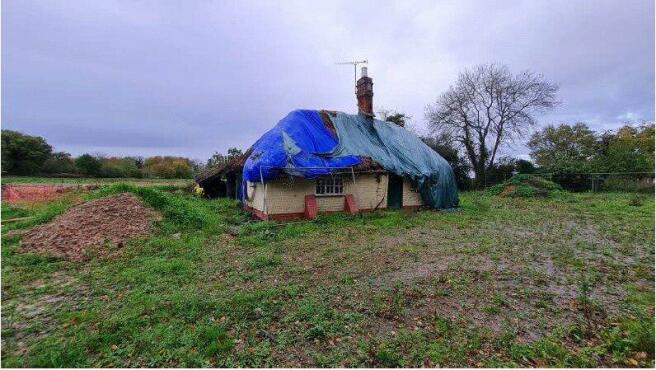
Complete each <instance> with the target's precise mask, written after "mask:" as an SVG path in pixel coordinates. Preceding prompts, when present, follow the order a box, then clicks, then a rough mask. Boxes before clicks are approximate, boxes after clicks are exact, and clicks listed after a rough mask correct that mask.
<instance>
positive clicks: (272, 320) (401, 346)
mask: <svg viewBox="0 0 656 370" xmlns="http://www.w3.org/2000/svg"><path fill="white" fill-rule="evenodd" d="M164 190H166V189H154V188H144V187H137V186H130V185H123V184H121V185H112V186H110V187H106V188H103V189H101V190H100V191H99V192H97V193H95V194H93V195H92V196H91V197H99V196H106V195H109V194H114V193H116V192H123V191H129V192H133V193H135V194H137V195H139V196H140V197H141V198H142V199H144V201H145V202H146V203H147V204H148V205H150V206H151V207H153V208H156V209H158V210H159V211H160V212H162V214H163V216H164V219H163V220H162V222H161V225H160V227H159V231H158V232H157V233H155V234H154V235H152V236H151V237H150V238H148V239H146V240H135V241H133V242H131V243H129V245H127V246H126V247H125V249H124V253H122V254H121V255H120V256H117V257H116V258H115V259H112V260H109V261H108V260H91V261H90V262H88V263H84V264H75V263H70V262H66V261H60V260H55V259H49V258H45V257H39V256H33V255H29V254H19V253H17V252H16V247H17V245H18V243H19V239H20V235H7V232H8V231H7V230H9V229H10V228H13V229H21V228H27V227H31V226H32V225H34V224H35V223H38V222H46V221H47V220H49V219H51V218H52V217H54V216H53V215H56V214H58V213H60V212H62V211H63V210H65V209H66V208H67V207H68V206H70V205H71V204H72V201H71V202H69V203H63V204H58V203H53V204H48V205H43V206H42V208H34V209H20V208H6V207H4V206H3V211H2V212H3V217H7V215H8V214H10V215H11V214H28V215H34V216H37V217H35V220H34V221H32V222H30V223H24V224H16V225H13V226H11V227H8V226H3V231H2V234H3V237H2V238H3V240H2V241H3V248H2V262H3V263H2V277H3V279H2V293H3V295H2V299H3V301H2V316H3V329H2V330H3V332H2V361H3V366H6V367H11V366H32V367H54V366H64V367H66V366H68V367H79V366H99V367H117V366H120V367H137V366H142V367H159V366H172V367H173V366H176V367H177V366H185V367H201V366H244V367H267V366H278V367H288V366H321V367H323V366H333V367H334V366H347V367H355V366H358V367H362V366H376V367H379V366H380V367H383V366H384V367H395V366H405V367H408V366H438V365H439V366H489V367H495V366H565V367H595V366H642V367H653V365H654V351H653V348H654V303H653V302H654V289H653V280H654V252H653V245H654V214H653V210H654V200H653V198H648V197H645V198H640V201H639V202H636V201H635V196H633V195H631V194H564V195H563V196H561V197H558V198H557V199H555V198H545V199H543V198H528V199H525V198H498V197H492V196H490V195H488V194H486V193H478V192H475V193H464V194H462V195H461V198H462V207H463V209H462V211H460V212H452V213H445V212H431V211H421V212H418V213H414V214H403V213H401V212H394V211H385V212H378V213H375V214H370V215H365V216H364V217H362V218H360V217H353V216H346V215H330V216H325V217H320V218H319V219H318V220H317V221H316V222H301V223H292V224H288V225H278V224H274V223H269V222H251V221H247V217H246V215H244V214H243V213H242V212H241V211H240V210H239V209H238V207H237V204H236V203H235V202H233V201H226V200H214V201H207V200H203V199H199V198H196V197H193V196H191V195H181V194H175V193H172V192H168V191H164Z"/></svg>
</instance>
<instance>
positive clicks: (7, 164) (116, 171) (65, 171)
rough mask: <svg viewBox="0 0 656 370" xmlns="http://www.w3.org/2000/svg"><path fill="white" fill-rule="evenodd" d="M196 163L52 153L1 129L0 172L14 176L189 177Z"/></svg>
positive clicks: (40, 142)
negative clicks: (0, 157)
mask: <svg viewBox="0 0 656 370" xmlns="http://www.w3.org/2000/svg"><path fill="white" fill-rule="evenodd" d="M195 166H196V164H195V163H194V162H193V161H191V160H190V159H188V158H184V157H174V156H154V157H148V158H145V159H144V158H143V157H109V156H103V155H99V154H95V155H94V154H83V155H80V156H79V157H76V158H74V157H73V156H71V155H70V154H69V153H66V152H56V151H53V148H52V146H51V145H50V144H48V142H47V141H46V140H45V139H44V138H42V137H38V136H31V135H26V134H23V133H20V132H17V131H11V130H2V172H3V174H4V173H6V174H8V175H18V176H44V175H45V176H62V177H75V176H85V177H119V178H191V176H192V173H193V171H194V168H195Z"/></svg>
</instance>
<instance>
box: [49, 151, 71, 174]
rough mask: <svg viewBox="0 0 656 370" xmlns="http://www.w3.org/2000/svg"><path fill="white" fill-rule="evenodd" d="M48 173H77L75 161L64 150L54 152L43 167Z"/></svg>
mask: <svg viewBox="0 0 656 370" xmlns="http://www.w3.org/2000/svg"><path fill="white" fill-rule="evenodd" d="M41 172H43V173H46V174H72V173H75V172H76V171H75V161H74V160H73V158H71V155H70V154H68V153H64V152H57V153H52V155H51V156H50V158H48V159H47V160H46V161H45V162H44V163H43V167H42V169H41Z"/></svg>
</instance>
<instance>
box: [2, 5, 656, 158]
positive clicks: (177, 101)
mask: <svg viewBox="0 0 656 370" xmlns="http://www.w3.org/2000/svg"><path fill="white" fill-rule="evenodd" d="M354 3H355V4H354ZM354 59H368V60H369V75H370V76H371V77H372V78H373V79H374V94H375V96H374V106H375V107H376V108H379V107H385V108H388V109H396V110H399V111H402V112H406V113H408V114H410V115H412V117H413V125H414V126H415V127H417V128H418V129H421V128H422V127H425V120H424V109H425V106H426V105H427V104H429V103H431V102H432V101H434V100H435V99H436V98H437V96H438V95H439V94H440V93H441V92H443V91H444V90H445V89H447V88H448V87H449V85H450V84H452V83H453V82H454V81H455V80H456V78H457V75H458V72H459V71H462V70H463V69H465V68H468V67H471V66H474V65H476V64H480V63H490V62H498V63H504V64H506V65H508V66H509V68H510V69H511V70H513V71H515V72H518V71H520V70H523V69H530V70H532V71H534V72H538V73H541V74H543V75H544V76H545V78H546V79H548V80H550V81H552V82H556V83H558V84H559V85H560V92H559V99H560V100H561V101H562V104H561V105H560V106H559V107H558V108H557V109H556V110H554V111H553V112H552V113H550V114H549V115H544V116H540V117H538V118H539V119H538V120H539V122H540V124H541V125H546V124H549V123H557V122H576V121H583V122H586V123H588V124H589V125H590V126H592V127H593V128H594V129H598V130H604V129H610V128H614V127H617V126H618V125H620V124H621V123H622V122H624V121H626V120H632V121H638V120H653V119H654V2H653V1H652V0H624V1H619V0H618V1H599V0H595V1H583V0H579V1H554V0H545V1H538V0H530V1H518V0H517V1H498V0H495V1H483V0H479V1H426V2H422V1H418V2H414V1H371V2H364V1H357V2H353V1H344V2H340V1H325V2H316V1H298V2H294V1H188V0H186V1H169V0H161V1H105V0H94V1H86V0H85V1H73V0H61V1H56V0H40V1H30V0H4V1H2V126H3V128H6V129H13V130H18V131H22V132H25V133H29V134H33V135H40V136H43V137H45V138H46V139H47V140H48V142H50V143H51V144H52V145H54V147H55V149H56V150H62V151H67V152H70V153H72V154H74V155H79V154H82V153H85V152H91V153H104V154H107V155H144V156H148V155H155V154H170V155H183V156H188V157H192V158H197V159H206V158H207V157H208V156H209V155H211V153H213V152H214V151H220V152H225V151H226V149H227V148H229V147H231V146H236V147H240V148H242V149H246V148H247V147H249V146H250V145H251V144H252V143H253V142H254V141H255V140H257V138H259V136H260V135H261V134H262V133H264V132H265V131H266V130H268V129H269V128H270V127H272V126H273V125H274V124H275V123H276V122H277V121H278V120H279V119H281V118H282V117H283V116H284V115H285V114H287V112H289V111H290V110H293V109H297V108H314V109H321V108H326V109H334V110H341V111H345V112H355V111H356V103H355V96H354V88H353V69H352V68H351V67H348V66H340V65H335V62H338V61H343V60H354ZM506 152H507V153H511V154H515V155H525V154H526V152H527V151H526V149H525V148H524V147H523V146H522V145H517V146H515V147H514V148H507V149H506Z"/></svg>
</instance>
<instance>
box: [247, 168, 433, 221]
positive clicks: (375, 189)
mask: <svg viewBox="0 0 656 370" xmlns="http://www.w3.org/2000/svg"><path fill="white" fill-rule="evenodd" d="M343 176H344V180H343V182H344V194H353V196H354V197H355V200H356V202H357V204H358V207H359V208H360V209H374V208H376V207H377V208H379V209H381V208H387V180H388V177H387V174H385V173H366V174H356V178H355V185H356V186H353V180H352V177H351V175H349V174H345V175H343ZM254 186H255V191H254V194H253V199H251V200H249V201H248V202H247V203H246V204H247V205H248V206H250V207H253V208H255V209H257V210H260V211H265V201H264V192H265V187H264V185H262V184H260V183H255V184H254ZM314 193H315V181H314V180H305V179H300V178H293V179H276V180H273V181H269V182H268V183H267V184H266V207H267V209H266V211H267V213H268V214H271V215H273V214H281V213H302V212H304V211H305V196H306V195H310V194H314ZM421 204H422V203H421V197H420V196H419V194H418V193H416V192H414V191H413V190H412V189H411V186H410V182H409V181H407V180H405V181H404V183H403V205H404V206H419V205H421ZM317 205H318V206H319V212H330V211H342V210H344V196H341V195H340V196H321V195H318V196H317Z"/></svg>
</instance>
